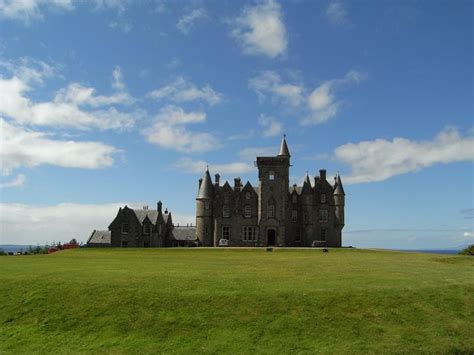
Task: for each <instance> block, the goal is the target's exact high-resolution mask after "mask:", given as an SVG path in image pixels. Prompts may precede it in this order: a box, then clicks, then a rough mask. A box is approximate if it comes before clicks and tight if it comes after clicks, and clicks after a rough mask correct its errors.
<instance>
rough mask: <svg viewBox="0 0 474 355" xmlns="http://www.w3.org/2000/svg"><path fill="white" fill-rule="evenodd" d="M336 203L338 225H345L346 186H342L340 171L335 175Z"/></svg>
mask: <svg viewBox="0 0 474 355" xmlns="http://www.w3.org/2000/svg"><path fill="white" fill-rule="evenodd" d="M333 194H334V205H335V206H336V219H337V222H336V223H337V225H338V226H340V228H341V229H342V227H344V206H345V195H346V194H345V193H344V187H343V186H342V181H341V176H340V175H339V173H337V175H336V176H335V177H334V192H333Z"/></svg>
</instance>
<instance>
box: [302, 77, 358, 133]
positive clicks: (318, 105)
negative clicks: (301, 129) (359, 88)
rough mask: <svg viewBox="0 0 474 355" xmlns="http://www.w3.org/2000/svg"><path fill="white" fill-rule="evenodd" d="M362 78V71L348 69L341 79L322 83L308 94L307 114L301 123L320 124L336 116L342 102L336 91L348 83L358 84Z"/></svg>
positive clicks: (306, 124)
mask: <svg viewBox="0 0 474 355" xmlns="http://www.w3.org/2000/svg"><path fill="white" fill-rule="evenodd" d="M364 78H365V76H364V75H363V74H362V73H360V72H358V71H356V70H350V71H349V72H347V74H346V75H345V76H344V78H342V79H333V80H329V81H325V82H324V83H322V84H321V85H320V86H318V87H317V88H316V89H314V90H313V91H312V92H311V93H310V94H309V96H308V98H307V104H308V108H309V114H307V115H306V116H305V117H304V118H303V119H302V120H301V124H302V125H304V126H308V125H314V124H320V123H323V122H326V121H328V120H329V119H331V118H333V117H334V116H336V115H337V113H338V111H339V107H340V106H341V104H342V102H341V101H340V100H338V99H337V97H336V91H337V90H338V89H340V88H341V87H344V86H347V85H350V84H358V83H360V82H361V81H362V80H364Z"/></svg>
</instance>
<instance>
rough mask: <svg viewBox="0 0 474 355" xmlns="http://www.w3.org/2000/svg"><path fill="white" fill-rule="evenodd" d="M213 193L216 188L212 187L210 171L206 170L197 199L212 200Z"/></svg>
mask: <svg viewBox="0 0 474 355" xmlns="http://www.w3.org/2000/svg"><path fill="white" fill-rule="evenodd" d="M213 192H214V187H213V186H212V180H211V175H209V170H206V172H205V173H204V176H203V177H202V183H201V186H200V187H199V191H198V195H197V197H196V199H201V198H212V195H213Z"/></svg>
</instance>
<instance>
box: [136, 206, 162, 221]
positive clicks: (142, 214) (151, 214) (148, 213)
mask: <svg viewBox="0 0 474 355" xmlns="http://www.w3.org/2000/svg"><path fill="white" fill-rule="evenodd" d="M132 211H133V212H135V215H136V216H137V219H138V221H139V222H140V223H141V224H143V221H144V220H145V218H146V217H148V219H149V220H150V222H151V223H155V222H156V219H157V218H158V211H157V210H144V209H133V210H132Z"/></svg>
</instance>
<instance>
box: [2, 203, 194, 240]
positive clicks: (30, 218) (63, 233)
mask: <svg viewBox="0 0 474 355" xmlns="http://www.w3.org/2000/svg"><path fill="white" fill-rule="evenodd" d="M125 205H128V206H129V207H132V208H141V207H142V206H143V205H146V203H125V202H116V203H107V204H78V203H60V204H57V205H52V206H36V205H25V204H17V203H1V204H0V235H1V244H20V245H21V244H26V245H28V244H33V245H36V244H44V243H52V242H54V241H56V242H57V241H61V242H67V241H69V240H71V239H72V238H76V239H77V240H78V241H79V242H86V241H87V239H88V238H89V236H90V234H91V233H92V231H93V230H94V229H107V227H108V225H109V224H110V222H112V220H113V219H114V218H115V216H116V215H117V212H118V209H119V208H120V207H123V206H125ZM171 213H172V216H173V223H175V224H177V223H179V224H180V225H185V224H186V223H195V216H192V215H183V214H179V213H174V211H171Z"/></svg>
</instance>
